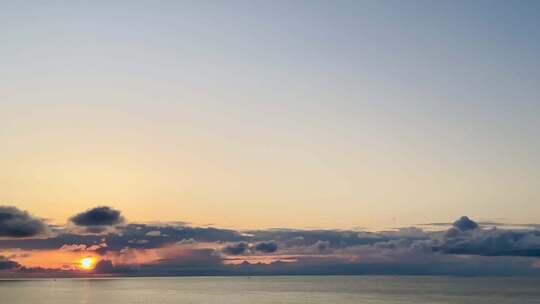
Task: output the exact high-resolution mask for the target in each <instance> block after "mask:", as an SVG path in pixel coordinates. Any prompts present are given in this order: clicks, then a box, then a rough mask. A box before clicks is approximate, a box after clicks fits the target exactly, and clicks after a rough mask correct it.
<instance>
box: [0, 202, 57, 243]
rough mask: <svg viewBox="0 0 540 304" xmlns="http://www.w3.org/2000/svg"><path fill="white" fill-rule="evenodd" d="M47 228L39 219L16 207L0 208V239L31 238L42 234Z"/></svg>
mask: <svg viewBox="0 0 540 304" xmlns="http://www.w3.org/2000/svg"><path fill="white" fill-rule="evenodd" d="M46 230H47V226H46V225H45V223H44V222H43V220H41V219H37V218H34V217H32V216H31V215H30V214H29V213H28V212H26V211H22V210H19V209H18V208H16V207H11V206H0V237H13V238H22V237H32V236H36V235H39V234H42V233H44V232H45V231H46Z"/></svg>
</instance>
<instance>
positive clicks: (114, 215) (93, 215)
mask: <svg viewBox="0 0 540 304" xmlns="http://www.w3.org/2000/svg"><path fill="white" fill-rule="evenodd" d="M70 220H71V222H73V223H74V224H75V225H77V226H113V225H117V224H121V223H122V222H123V221H124V218H123V217H122V216H121V214H120V211H118V210H115V209H113V208H111V207H107V206H101V207H95V208H92V209H88V210H86V211H84V212H81V213H79V214H77V215H75V216H73V217H72V218H71V219H70Z"/></svg>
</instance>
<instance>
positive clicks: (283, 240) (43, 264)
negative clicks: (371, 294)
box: [0, 206, 540, 277]
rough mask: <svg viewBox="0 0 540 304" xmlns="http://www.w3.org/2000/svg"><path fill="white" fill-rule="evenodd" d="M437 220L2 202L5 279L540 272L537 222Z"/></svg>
mask: <svg viewBox="0 0 540 304" xmlns="http://www.w3.org/2000/svg"><path fill="white" fill-rule="evenodd" d="M443 225H446V226H447V227H444V229H441V227H442V226H443ZM433 226H434V227H439V229H438V230H425V229H422V228H419V227H404V228H398V229H394V230H389V231H379V232H371V231H358V230H330V229H326V230H298V229H266V230H252V231H236V230H230V229H219V228H208V227H206V228H203V227H191V226H188V225H186V224H181V223H180V224H179V223H178V222H175V223H159V224H145V223H129V222H127V221H126V220H125V219H124V218H123V216H122V214H121V212H120V211H119V210H116V209H114V208H112V207H108V206H99V207H95V208H92V209H89V210H86V211H83V212H81V213H79V214H76V215H74V216H73V217H71V218H70V219H69V223H68V224H66V225H65V226H52V225H48V224H47V222H46V221H45V220H43V219H40V218H38V217H35V216H33V215H31V214H29V213H28V212H27V211H23V210H19V209H18V208H16V207H10V206H0V232H1V238H0V276H3V277H11V276H95V275H97V276H101V275H118V276H138V275H147V276H152V275H160V276H162V275H247V274H249V275H257V274H321V275H323V274H407V275H409V274H410V275H437V274H441V275H540V262H539V261H540V231H539V230H538V229H537V228H536V227H533V228H530V227H528V228H515V227H506V226H504V224H499V226H501V227H495V225H493V223H477V222H475V221H474V220H473V219H470V218H468V217H466V216H463V217H461V218H459V219H457V220H456V221H455V222H453V223H437V224H436V225H433ZM88 228H90V229H88ZM84 257H92V258H94V259H95V261H96V265H95V267H94V269H93V270H91V271H85V270H82V269H80V267H78V264H77V263H78V261H79V260H80V259H82V258H84Z"/></svg>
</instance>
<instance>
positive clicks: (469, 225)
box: [452, 216, 478, 231]
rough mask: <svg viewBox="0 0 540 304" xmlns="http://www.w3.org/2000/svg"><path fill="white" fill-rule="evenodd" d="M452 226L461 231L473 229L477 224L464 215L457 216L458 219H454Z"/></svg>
mask: <svg viewBox="0 0 540 304" xmlns="http://www.w3.org/2000/svg"><path fill="white" fill-rule="evenodd" d="M452 226H454V227H455V228H457V229H459V230H461V231H468V230H474V229H477V228H478V224H477V223H476V222H475V221H473V220H471V219H470V218H468V217H466V216H462V217H461V218H459V220H457V221H455V222H454V223H453V224H452Z"/></svg>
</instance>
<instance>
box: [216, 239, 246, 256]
mask: <svg viewBox="0 0 540 304" xmlns="http://www.w3.org/2000/svg"><path fill="white" fill-rule="evenodd" d="M222 251H223V253H225V254H230V255H240V254H245V253H248V252H249V244H248V243H246V242H239V243H236V244H230V245H227V246H225V247H223V249H222Z"/></svg>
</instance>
